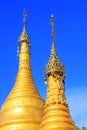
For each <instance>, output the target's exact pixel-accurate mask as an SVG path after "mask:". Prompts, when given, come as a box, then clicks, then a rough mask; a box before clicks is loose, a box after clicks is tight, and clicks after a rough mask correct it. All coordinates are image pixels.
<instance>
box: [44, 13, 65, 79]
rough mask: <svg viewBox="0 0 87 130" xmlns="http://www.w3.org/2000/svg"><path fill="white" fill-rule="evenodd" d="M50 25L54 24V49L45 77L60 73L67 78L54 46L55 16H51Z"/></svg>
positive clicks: (53, 35)
mask: <svg viewBox="0 0 87 130" xmlns="http://www.w3.org/2000/svg"><path fill="white" fill-rule="evenodd" d="M49 24H52V48H51V54H50V59H49V61H48V64H47V65H46V68H45V76H46V77H47V76H48V75H50V74H54V73H59V74H60V75H61V76H63V77H65V68H64V66H63V65H62V63H61V62H60V60H59V58H58V56H57V54H56V49H55V45H54V37H55V31H54V16H53V14H52V15H51V22H49Z"/></svg>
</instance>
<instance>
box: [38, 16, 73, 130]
mask: <svg viewBox="0 0 87 130" xmlns="http://www.w3.org/2000/svg"><path fill="white" fill-rule="evenodd" d="M51 18H52V20H51V22H50V24H52V49H51V54H50V59H49V62H48V64H47V65H46V68H45V83H46V84H47V96H46V103H45V110H44V116H43V119H42V123H41V125H40V130H75V125H74V122H73V121H72V119H71V116H70V111H69V109H68V104H67V102H66V98H65V94H64V91H65V88H64V86H63V84H64V83H65V81H64V80H65V68H64V66H63V65H62V63H61V62H60V60H59V58H58V56H57V54H56V50H55V43H54V35H55V33H54V16H53V15H52V16H51Z"/></svg>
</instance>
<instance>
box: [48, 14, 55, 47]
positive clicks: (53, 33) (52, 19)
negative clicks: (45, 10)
mask: <svg viewBox="0 0 87 130" xmlns="http://www.w3.org/2000/svg"><path fill="white" fill-rule="evenodd" d="M49 24H51V25H52V44H53V43H54V37H55V31H54V15H53V14H52V15H51V21H50V22H49Z"/></svg>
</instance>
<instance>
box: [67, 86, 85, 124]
mask: <svg viewBox="0 0 87 130" xmlns="http://www.w3.org/2000/svg"><path fill="white" fill-rule="evenodd" d="M66 97H67V102H68V103H69V109H70V111H71V116H72V119H73V120H74V122H75V123H76V125H77V126H79V127H82V126H85V127H87V88H86V87H82V88H81V87H79V88H75V87H71V89H70V90H69V89H68V92H66Z"/></svg>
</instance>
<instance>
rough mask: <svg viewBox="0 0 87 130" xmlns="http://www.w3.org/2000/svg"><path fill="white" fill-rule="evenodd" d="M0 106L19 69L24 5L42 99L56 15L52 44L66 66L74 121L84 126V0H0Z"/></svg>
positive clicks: (86, 60) (86, 76) (86, 109)
mask: <svg viewBox="0 0 87 130" xmlns="http://www.w3.org/2000/svg"><path fill="white" fill-rule="evenodd" d="M0 4H1V6H0V48H1V49H0V60H1V62H0V107H1V105H2V104H3V102H4V100H5V99H6V97H7V96H8V94H9V92H10V91H11V89H12V87H13V85H14V82H15V78H16V75H17V70H18V57H17V45H18V37H19V36H20V34H21V32H22V28H23V22H22V21H23V9H24V8H26V10H27V12H28V13H29V16H28V18H27V30H28V33H29V35H30V37H31V40H32V48H31V53H32V55H31V66H32V73H33V78H34V81H35V84H36V86H37V88H38V90H39V93H40V95H41V96H42V97H43V98H44V99H45V97H46V86H45V85H44V69H45V65H46V63H47V62H48V59H49V55H50V49H51V26H50V25H49V24H48V22H49V21H50V16H51V14H52V13H53V14H54V16H55V33H56V36H55V44H56V50H57V54H58V56H59V58H60V59H61V61H62V63H63V64H64V65H65V68H66V74H67V77H66V97H67V102H68V103H69V108H70V110H71V115H72V118H73V120H74V121H75V123H76V124H77V125H78V126H79V127H81V126H83V125H84V126H86V127H87V114H86V113H87V2H86V0H62V1H59V0H44V1H43V0H42V1H41V0H37V1H34V0H30V1H29V0H24V1H18V0H15V1H11V0H8V1H6V0H3V1H1V2H0Z"/></svg>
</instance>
